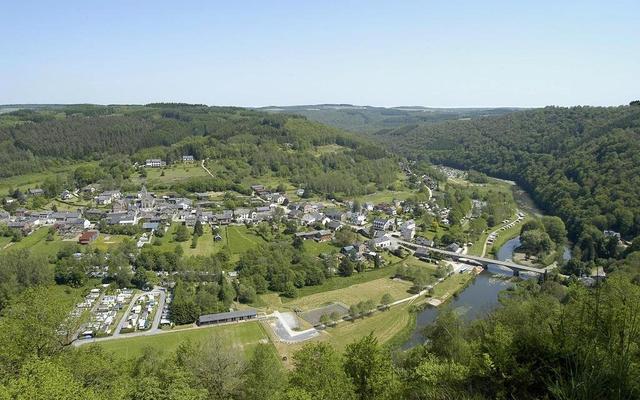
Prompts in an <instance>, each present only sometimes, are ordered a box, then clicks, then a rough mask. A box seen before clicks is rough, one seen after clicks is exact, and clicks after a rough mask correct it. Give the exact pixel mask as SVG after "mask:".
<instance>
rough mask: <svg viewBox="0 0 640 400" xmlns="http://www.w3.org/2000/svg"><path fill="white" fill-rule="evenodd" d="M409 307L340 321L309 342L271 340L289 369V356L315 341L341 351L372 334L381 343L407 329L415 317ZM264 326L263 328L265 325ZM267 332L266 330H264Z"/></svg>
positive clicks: (403, 306)
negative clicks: (286, 342) (285, 359)
mask: <svg viewBox="0 0 640 400" xmlns="http://www.w3.org/2000/svg"><path fill="white" fill-rule="evenodd" d="M409 308H410V305H408V304H403V305H400V306H397V307H392V308H391V309H389V310H387V311H381V312H375V313H373V314H372V315H371V316H368V317H364V318H360V319H358V320H356V321H354V322H348V321H346V322H341V323H339V324H338V325H336V326H335V327H332V328H327V329H326V330H324V331H322V332H321V334H320V336H318V337H316V338H314V339H312V340H311V341H306V342H303V343H296V344H285V343H280V342H278V341H276V340H273V343H274V346H275V348H276V349H277V351H278V353H279V354H280V356H281V357H286V358H287V361H285V365H289V366H290V362H291V356H292V355H293V354H294V353H295V352H296V351H298V350H300V349H301V348H302V347H303V346H304V345H305V344H307V343H312V342H314V341H322V342H327V343H330V344H331V345H333V346H334V347H335V348H336V350H338V351H340V352H342V351H344V349H345V348H346V347H347V345H348V344H350V343H353V342H354V341H356V340H358V339H360V338H361V337H363V336H366V335H368V334H369V333H371V332H373V334H374V335H375V337H376V338H377V339H378V341H379V342H380V343H382V344H384V343H387V342H388V341H389V340H391V339H393V338H394V337H395V336H396V335H398V334H399V333H401V332H402V331H403V330H404V329H406V327H407V325H408V324H410V323H412V321H413V318H415V316H414V315H413V314H411V313H410V312H409ZM264 324H265V326H266V323H264ZM266 329H269V328H268V327H267V328H266ZM267 332H268V333H269V335H270V336H271V337H273V333H272V332H270V330H267Z"/></svg>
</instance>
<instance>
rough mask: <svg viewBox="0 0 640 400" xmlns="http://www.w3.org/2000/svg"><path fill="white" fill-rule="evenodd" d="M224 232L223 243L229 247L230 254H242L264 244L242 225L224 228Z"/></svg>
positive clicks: (262, 240)
mask: <svg viewBox="0 0 640 400" xmlns="http://www.w3.org/2000/svg"><path fill="white" fill-rule="evenodd" d="M224 231H225V234H226V238H225V237H223V239H224V240H223V242H224V243H225V244H226V245H227V246H229V251H230V252H231V254H242V253H244V252H245V251H247V250H248V249H251V248H254V247H257V246H259V245H261V244H264V243H265V241H264V239H262V238H261V237H260V236H258V235H256V234H255V233H253V232H251V231H249V230H248V229H247V228H246V227H245V226H242V225H229V226H227V227H225V228H224Z"/></svg>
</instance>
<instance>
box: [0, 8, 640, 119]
mask: <svg viewBox="0 0 640 400" xmlns="http://www.w3.org/2000/svg"><path fill="white" fill-rule="evenodd" d="M639 72H640V1H639V0H629V1H615V0H613V1H590V0H582V1H573V0H553V1H547V0H536V1H530V0H510V1H498V0H484V1H479V0H476V1H456V0H447V1H428V0H423V1H400V0H396V1H385V2H382V1H374V0H370V1H349V0H344V1H331V0H323V1H303V0H299V1H268V0H263V1H189V0H182V1H163V0H156V1H144V0H124V1H120V0H109V1H92V0H82V1H75V0H65V1H53V0H48V1H45V0H42V1H29V0H20V1H6V2H2V4H1V5H0V104H17V103H99V104H125V103H126V104H142V103H149V102H157V101H171V102H189V103H203V104H209V105H236V106H269V105H298V104H319V103H350V104H358V105H376V106H400V105H420V106H431V107H499V106H518V107H537V106H545V105H559V106H571V105H620V104H628V103H629V101H631V100H634V99H638V98H640V73H639Z"/></svg>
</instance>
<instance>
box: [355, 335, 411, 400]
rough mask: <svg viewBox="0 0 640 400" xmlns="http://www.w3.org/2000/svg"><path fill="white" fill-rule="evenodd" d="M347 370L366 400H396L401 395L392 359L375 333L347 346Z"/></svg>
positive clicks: (357, 389)
mask: <svg viewBox="0 0 640 400" xmlns="http://www.w3.org/2000/svg"><path fill="white" fill-rule="evenodd" d="M344 370H345V372H346V373H347V375H348V376H349V378H351V382H352V383H353V385H354V386H355V392H356V394H357V395H358V398H360V399H362V400H378V399H393V398H396V396H397V395H398V394H399V393H398V381H397V379H396V376H395V374H394V372H393V366H392V364H391V357H390V356H389V355H388V354H386V353H385V352H384V351H383V350H382V348H381V347H380V345H379V344H378V340H377V339H376V338H375V336H373V332H372V333H370V334H369V335H367V336H365V337H363V338H362V339H360V340H358V341H357V342H354V343H351V344H349V345H348V346H347V349H346V350H345V354H344Z"/></svg>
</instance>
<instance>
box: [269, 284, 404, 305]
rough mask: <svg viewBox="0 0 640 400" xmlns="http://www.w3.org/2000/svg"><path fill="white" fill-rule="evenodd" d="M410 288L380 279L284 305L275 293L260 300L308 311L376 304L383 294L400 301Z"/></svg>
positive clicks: (316, 294)
mask: <svg viewBox="0 0 640 400" xmlns="http://www.w3.org/2000/svg"><path fill="white" fill-rule="evenodd" d="M410 287H411V283H409V282H404V281H397V280H393V279H389V278H380V279H376V280H372V281H369V282H365V283H359V284H355V285H352V286H349V287H346V288H342V289H336V290H330V291H326V292H320V293H315V294H311V295H309V296H304V297H299V298H297V299H293V300H292V301H289V302H287V303H285V304H282V301H281V298H280V297H279V296H278V294H277V293H271V294H268V295H263V296H262V299H263V300H264V301H265V302H266V303H267V304H268V305H269V306H270V307H272V308H274V309H283V308H287V309H290V310H293V309H297V308H299V309H302V310H304V311H308V310H312V309H314V308H318V307H321V306H324V305H327V304H330V303H334V302H339V303H343V304H345V305H347V306H350V305H351V304H355V303H358V302H360V301H365V300H373V301H374V302H375V303H376V304H378V303H379V302H380V299H381V298H382V295H384V294H385V293H389V294H390V295H391V297H393V299H394V300H400V299H402V298H405V297H408V296H410V295H411V294H409V293H408V290H409V288H410Z"/></svg>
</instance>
